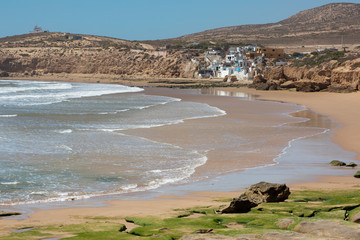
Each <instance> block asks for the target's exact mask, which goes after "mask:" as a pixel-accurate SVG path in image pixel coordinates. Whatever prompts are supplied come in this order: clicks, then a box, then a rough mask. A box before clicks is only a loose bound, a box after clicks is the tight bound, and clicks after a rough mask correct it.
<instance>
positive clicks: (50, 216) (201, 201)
mask: <svg viewBox="0 0 360 240" xmlns="http://www.w3.org/2000/svg"><path fill="white" fill-rule="evenodd" d="M102 83H103V82H102ZM157 90H159V91H160V94H161V89H155V92H156V91H157ZM220 90H221V89H220ZM226 91H234V92H244V93H249V94H254V95H258V96H259V98H260V99H264V100H265V99H266V100H271V101H283V102H289V103H292V104H298V105H304V106H307V107H308V108H310V109H312V110H314V111H316V112H318V113H321V114H324V115H327V116H329V117H330V118H332V119H334V120H335V121H337V122H339V123H340V124H342V126H341V127H339V128H337V129H335V130H334V131H333V133H334V137H333V141H334V142H335V143H337V144H338V145H340V146H341V147H343V148H344V149H347V150H350V151H353V152H356V154H357V159H359V155H360V151H359V150H358V149H356V145H357V146H358V144H359V141H358V139H357V138H356V136H359V135H360V134H359V135H357V134H356V133H357V132H358V131H359V132H360V127H357V126H356V119H358V118H357V117H358V115H359V113H354V114H352V111H351V109H354V107H355V108H356V104H357V102H358V100H360V95H359V94H350V95H347V94H330V93H310V94H307V93H296V92H261V91H255V90H253V89H248V88H234V89H230V88H227V89H226ZM163 93H164V92H163ZM205 99H206V98H205ZM330 100H332V101H330ZM328 101H330V102H331V103H332V104H331V105H330V104H327V103H328ZM205 102H206V100H205ZM345 103H347V104H349V103H352V104H353V105H352V107H350V105H348V106H349V107H348V108H344V107H341V106H344V104H345ZM210 105H211V104H210ZM359 117H360V116H359ZM189 121H191V120H189ZM195 121H198V120H195ZM349 128H350V131H349ZM349 138H351V140H349ZM249 167H251V165H249ZM344 183H346V186H347V187H349V188H350V189H358V187H354V186H356V185H357V184H359V183H360V182H359V181H358V179H355V178H353V177H351V176H350V177H321V176H320V177H319V179H317V180H316V181H315V182H311V183H297V184H292V185H290V187H291V188H293V189H337V188H339V189H343V188H344V186H343V185H344ZM240 192H241V191H235V192H233V191H227V192H221V193H219V192H213V191H211V192H203V191H202V192H193V193H190V194H188V195H186V196H166V195H165V196H161V197H159V198H156V199H152V200H145V201H142V200H140V201H139V200H136V201H121V200H117V201H109V202H107V204H108V205H107V206H105V207H77V208H71V207H72V206H73V205H72V204H71V202H69V203H68V205H69V208H65V209H53V210H36V211H35V213H33V214H31V215H30V218H29V219H26V220H11V219H0V222H1V224H2V225H1V226H2V227H1V228H0V236H1V235H3V234H6V233H9V231H10V229H16V228H19V227H20V226H24V225H29V224H31V225H41V224H61V223H65V222H66V223H79V222H81V221H86V216H109V217H111V216H117V217H118V216H123V217H126V216H128V215H132V216H136V215H138V216H141V215H157V216H167V215H169V214H171V211H172V210H173V209H174V208H179V207H180V208H186V207H194V206H198V205H219V203H216V202H214V201H213V200H214V199H218V198H219V196H221V198H224V197H228V198H231V197H235V196H238V195H239V194H240ZM74 216H77V217H74ZM81 217H83V218H81Z"/></svg>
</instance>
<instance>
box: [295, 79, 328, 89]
mask: <svg viewBox="0 0 360 240" xmlns="http://www.w3.org/2000/svg"><path fill="white" fill-rule="evenodd" d="M294 85H295V88H296V91H302V92H319V91H321V90H324V89H326V88H327V87H328V86H329V85H330V83H329V82H327V81H324V82H317V81H312V80H299V81H296V82H294Z"/></svg>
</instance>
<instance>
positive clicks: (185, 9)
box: [0, 0, 360, 40]
mask: <svg viewBox="0 0 360 240" xmlns="http://www.w3.org/2000/svg"><path fill="white" fill-rule="evenodd" d="M334 2H340V1H339V0H337V1H331V0H300V1H299V0H257V1H249V0H222V1H221V0H176V1H174V0H0V10H1V14H0V37H5V36H12V35H19V34H25V33H28V32H29V31H30V30H32V29H33V28H34V26H35V25H38V26H40V27H42V28H43V29H44V30H49V31H51V32H70V33H79V34H80V33H82V34H91V35H100V36H108V37H115V38H121V39H127V40H156V39H166V38H174V37H179V36H182V35H185V34H190V33H196V32H200V31H204V30H208V29H213V28H220V27H228V26H236V25H244V24H261V23H273V22H278V21H281V20H283V19H286V18H288V17H290V16H292V15H294V14H296V13H298V12H300V11H303V10H306V9H310V8H314V7H318V6H321V5H325V4H328V3H334ZM346 2H352V3H360V0H353V1H351V0H350V1H346Z"/></svg>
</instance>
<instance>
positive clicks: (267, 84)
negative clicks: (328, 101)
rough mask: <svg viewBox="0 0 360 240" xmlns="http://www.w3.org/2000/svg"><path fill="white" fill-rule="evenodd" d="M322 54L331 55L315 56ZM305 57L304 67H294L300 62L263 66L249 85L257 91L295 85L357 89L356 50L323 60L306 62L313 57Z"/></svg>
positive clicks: (312, 88) (359, 82) (306, 88)
mask: <svg viewBox="0 0 360 240" xmlns="http://www.w3.org/2000/svg"><path fill="white" fill-rule="evenodd" d="M334 55H335V54H334ZM322 56H328V57H329V56H330V57H329V58H330V59H331V56H332V55H331V54H328V55H326V53H324V54H323V55H319V56H318V59H321V57H322ZM307 58H308V59H305V60H304V61H303V63H301V64H303V65H304V66H297V64H299V63H298V62H297V61H293V62H290V63H288V64H287V65H284V66H278V67H273V68H270V69H265V70H264V71H263V73H262V74H261V75H258V76H256V77H255V79H254V81H253V84H252V86H253V87H254V88H256V89H258V90H278V89H289V88H295V89H296V90H297V91H303V92H318V91H336V92H352V91H358V90H359V86H360V54H359V53H351V54H348V55H345V56H344V57H341V58H338V59H337V60H326V61H324V62H322V63H317V62H316V61H314V62H310V63H307V60H309V61H310V60H313V58H314V56H309V57H307ZM316 64H317V65H316Z"/></svg>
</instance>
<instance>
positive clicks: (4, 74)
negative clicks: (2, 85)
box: [0, 72, 9, 77]
mask: <svg viewBox="0 0 360 240" xmlns="http://www.w3.org/2000/svg"><path fill="white" fill-rule="evenodd" d="M0 77H9V73H7V72H0Z"/></svg>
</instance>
